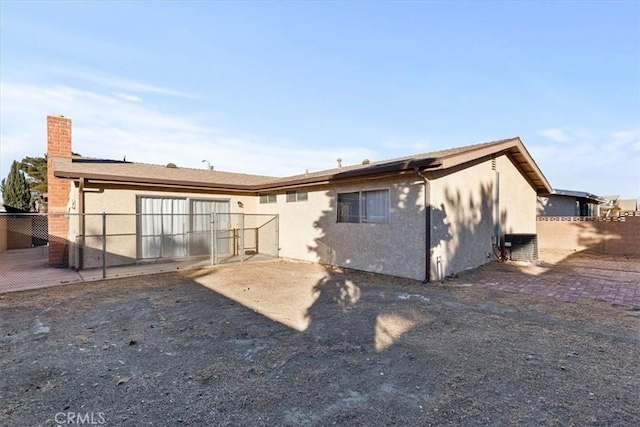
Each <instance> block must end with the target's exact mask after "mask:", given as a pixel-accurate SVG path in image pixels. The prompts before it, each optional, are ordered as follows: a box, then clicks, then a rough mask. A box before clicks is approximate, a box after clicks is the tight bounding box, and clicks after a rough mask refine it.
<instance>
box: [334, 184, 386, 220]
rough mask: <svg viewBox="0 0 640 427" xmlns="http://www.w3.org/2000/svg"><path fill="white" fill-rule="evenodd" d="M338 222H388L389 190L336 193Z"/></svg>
mask: <svg viewBox="0 0 640 427" xmlns="http://www.w3.org/2000/svg"><path fill="white" fill-rule="evenodd" d="M338 222H351V223H362V222H368V223H385V222H389V190H373V191H355V192H353V193H338Z"/></svg>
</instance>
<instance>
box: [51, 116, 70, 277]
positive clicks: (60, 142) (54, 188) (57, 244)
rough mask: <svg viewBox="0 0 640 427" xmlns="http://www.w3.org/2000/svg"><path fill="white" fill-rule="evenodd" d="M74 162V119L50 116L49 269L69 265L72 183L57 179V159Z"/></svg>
mask: <svg viewBox="0 0 640 427" xmlns="http://www.w3.org/2000/svg"><path fill="white" fill-rule="evenodd" d="M61 157H64V158H71V119H68V118H66V117H64V116H47V196H48V211H49V216H48V219H49V265H52V266H53V265H54V266H65V267H66V266H68V263H69V256H68V255H69V254H68V251H69V242H68V240H67V239H68V234H69V218H67V217H65V216H64V215H60V214H66V213H67V212H68V210H67V209H68V204H69V191H71V181H69V180H66V179H60V178H56V177H55V176H54V174H53V173H54V170H53V159H54V158H61Z"/></svg>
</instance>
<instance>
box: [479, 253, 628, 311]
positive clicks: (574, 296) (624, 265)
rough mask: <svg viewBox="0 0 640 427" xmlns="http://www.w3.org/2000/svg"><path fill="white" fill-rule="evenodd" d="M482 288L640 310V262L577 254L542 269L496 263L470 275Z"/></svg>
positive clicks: (624, 258)
mask: <svg viewBox="0 0 640 427" xmlns="http://www.w3.org/2000/svg"><path fill="white" fill-rule="evenodd" d="M471 278H472V280H473V282H474V283H475V284H477V285H479V286H483V287H486V288H490V289H497V290H501V291H507V292H518V293H525V294H532V295H545V296H549V297H556V298H561V299H563V300H566V301H571V302H576V301H577V300H578V299H579V298H592V299H597V300H602V301H609V302H611V303H613V304H617V305H621V306H626V307H633V308H635V309H640V260H639V259H637V258H635V259H631V258H626V257H613V256H607V255H603V256H597V255H591V254H574V255H571V256H569V257H567V258H566V259H564V260H561V261H559V262H557V263H556V264H543V265H541V266H533V265H524V264H520V263H518V264H516V263H506V264H499V263H494V264H492V265H489V266H487V267H485V268H481V269H478V270H476V272H472V273H470V277H469V279H471Z"/></svg>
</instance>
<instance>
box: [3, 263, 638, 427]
mask: <svg viewBox="0 0 640 427" xmlns="http://www.w3.org/2000/svg"><path fill="white" fill-rule="evenodd" d="M490 268H491V267H489V268H487V267H485V268H483V270H484V271H487V269H489V270H490ZM487 274H490V271H489V272H488V273H487ZM469 277H474V276H473V275H470V276H469ZM469 277H466V278H464V280H457V281H451V282H446V283H444V284H431V285H423V284H421V283H419V282H415V281H410V280H402V279H396V278H390V277H386V276H380V275H374V274H367V273H359V272H351V271H347V272H345V271H341V270H332V269H326V268H324V267H321V266H317V265H312V264H303V263H287V262H272V263H264V264H253V265H242V266H230V267H224V268H217V269H215V270H202V271H196V272H183V273H167V274H158V275H152V276H144V277H136V278H126V279H116V280H109V281H102V282H94V283H85V284H71V285H65V286H58V287H56V288H49V289H40V290H36V291H25V292H17V293H12V294H7V295H5V296H3V297H2V298H1V299H0V370H1V372H2V375H1V376H0V396H1V397H0V400H1V402H2V405H1V406H0V425H2V426H40V425H43V426H50V425H54V426H55V425H61V424H69V423H70V420H71V421H74V422H76V424H79V422H78V421H83V422H84V421H92V422H93V424H94V425H96V424H101V425H113V426H144V425H158V426H176V425H189V426H191V425H195V426H212V425H240V426H261V425H264V426H267V425H269V426H272V425H290V426H319V425H349V426H353V425H366V426H388V425H425V426H426V425H490V426H500V425H510V426H511V425H535V426H538V425H552V426H553V425H558V426H567V425H577V426H578V425H579V426H586V425H607V426H609V425H617V426H638V425H640V395H639V393H638V390H639V389H640V366H639V362H638V360H639V355H640V352H639V350H640V333H639V331H640V316H639V314H640V312H639V311H637V310H631V309H626V308H624V307H615V306H612V305H611V304H609V303H605V302H601V301H596V300H589V299H581V300H578V302H577V303H569V302H566V301H562V300H559V299H554V298H550V297H544V296H527V295H521V294H515V293H507V292H501V291H495V290H492V289H487V288H483V287H481V286H475V285H473V282H471V283H470V282H469ZM87 423H88V422H86V423H85V424H87Z"/></svg>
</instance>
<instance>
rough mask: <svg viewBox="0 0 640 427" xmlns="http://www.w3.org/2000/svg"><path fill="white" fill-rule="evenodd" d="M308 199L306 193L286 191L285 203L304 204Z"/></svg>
mask: <svg viewBox="0 0 640 427" xmlns="http://www.w3.org/2000/svg"><path fill="white" fill-rule="evenodd" d="M308 199H309V194H308V193H307V192H306V191H287V202H306V201H307V200H308Z"/></svg>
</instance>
